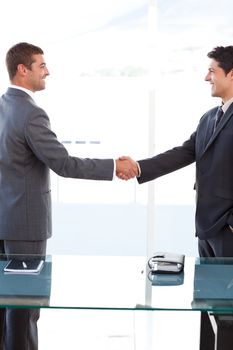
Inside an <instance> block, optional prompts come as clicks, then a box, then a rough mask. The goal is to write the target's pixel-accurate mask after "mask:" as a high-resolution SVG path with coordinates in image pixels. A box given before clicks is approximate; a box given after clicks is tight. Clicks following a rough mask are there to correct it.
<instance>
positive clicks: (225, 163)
mask: <svg viewBox="0 0 233 350" xmlns="http://www.w3.org/2000/svg"><path fill="white" fill-rule="evenodd" d="M217 109H218V107H216V108H213V109H211V110H210V111H208V112H207V113H206V114H204V116H203V117H202V118H201V120H200V122H199V125H198V127H197V130H196V131H195V132H194V133H193V134H192V135H191V137H190V138H189V140H187V141H185V142H184V143H183V145H182V146H179V147H175V148H173V149H171V150H169V151H167V152H164V153H161V154H159V155H157V156H155V157H152V158H148V159H143V160H140V161H139V165H140V167H141V176H140V178H138V182H139V183H144V182H147V181H151V180H154V179H156V178H158V177H159V176H162V175H165V174H168V173H170V172H172V171H174V170H177V169H180V168H182V167H185V166H187V165H189V164H191V163H193V162H196V183H195V189H196V191H197V196H196V198H197V203H196V235H197V236H198V237H199V238H201V239H207V238H211V237H214V236H216V235H217V234H219V233H221V231H222V230H225V229H226V227H228V226H229V224H230V225H231V226H233V103H232V104H231V105H230V106H229V108H228V109H227V111H226V113H225V114H224V116H223V118H222V120H221V122H220V123H219V124H218V126H217V128H216V130H215V131H214V132H213V128H214V123H215V115H216V112H217Z"/></svg>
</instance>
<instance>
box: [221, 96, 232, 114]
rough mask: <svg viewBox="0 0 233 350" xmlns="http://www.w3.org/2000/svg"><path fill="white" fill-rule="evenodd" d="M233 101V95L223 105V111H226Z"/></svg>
mask: <svg viewBox="0 0 233 350" xmlns="http://www.w3.org/2000/svg"><path fill="white" fill-rule="evenodd" d="M232 102H233V97H232V98H230V100H228V101H227V102H225V103H224V104H223V105H222V110H223V112H224V113H225V112H226V111H227V109H228V108H229V107H230V105H231V104H232Z"/></svg>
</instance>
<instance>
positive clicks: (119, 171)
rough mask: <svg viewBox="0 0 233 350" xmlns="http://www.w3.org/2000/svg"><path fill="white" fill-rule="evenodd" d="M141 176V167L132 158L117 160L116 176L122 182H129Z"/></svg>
mask: <svg viewBox="0 0 233 350" xmlns="http://www.w3.org/2000/svg"><path fill="white" fill-rule="evenodd" d="M138 175H139V165H138V163H137V162H135V161H134V160H133V159H132V158H130V157H125V156H124V157H120V158H118V159H116V176H117V177H119V179H121V180H129V179H132V178H134V177H135V176H138Z"/></svg>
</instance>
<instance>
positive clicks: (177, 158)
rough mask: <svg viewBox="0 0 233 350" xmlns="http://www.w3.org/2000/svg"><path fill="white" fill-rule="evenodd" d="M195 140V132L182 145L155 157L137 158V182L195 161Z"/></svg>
mask: <svg viewBox="0 0 233 350" xmlns="http://www.w3.org/2000/svg"><path fill="white" fill-rule="evenodd" d="M195 140H196V132H194V133H193V134H192V135H191V136H190V138H189V140H187V141H185V142H184V143H183V145H182V146H178V147H175V148H172V149H170V150H168V151H166V152H164V153H160V154H158V155H156V156H155V157H151V158H147V159H142V160H139V161H138V163H139V165H140V168H141V176H140V177H139V178H138V182H139V183H144V182H147V181H151V180H154V179H156V178H158V177H160V176H163V175H166V174H169V173H171V172H173V171H175V170H178V169H180V168H183V167H185V166H187V165H189V164H191V163H193V162H194V161H195Z"/></svg>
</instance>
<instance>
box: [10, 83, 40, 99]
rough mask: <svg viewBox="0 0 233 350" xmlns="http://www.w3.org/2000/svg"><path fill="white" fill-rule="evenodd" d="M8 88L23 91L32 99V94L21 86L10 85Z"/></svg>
mask: <svg viewBox="0 0 233 350" xmlns="http://www.w3.org/2000/svg"><path fill="white" fill-rule="evenodd" d="M10 87H11V88H13V89H18V90H21V91H24V92H26V94H28V95H29V96H30V97H31V98H33V99H34V92H33V91H31V90H28V89H25V88H24V87H22V86H18V85H13V84H12V85H10Z"/></svg>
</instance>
